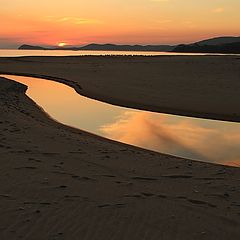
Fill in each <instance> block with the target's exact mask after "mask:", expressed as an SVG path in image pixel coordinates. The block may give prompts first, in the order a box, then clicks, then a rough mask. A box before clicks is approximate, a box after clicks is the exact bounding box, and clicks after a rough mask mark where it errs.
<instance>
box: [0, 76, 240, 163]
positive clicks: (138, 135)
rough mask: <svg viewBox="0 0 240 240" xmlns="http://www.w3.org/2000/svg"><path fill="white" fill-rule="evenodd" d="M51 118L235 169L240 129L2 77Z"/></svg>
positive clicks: (41, 82)
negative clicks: (21, 86)
mask: <svg viewBox="0 0 240 240" xmlns="http://www.w3.org/2000/svg"><path fill="white" fill-rule="evenodd" d="M3 77H6V78H8V79H12V80H15V81H17V82H20V83H23V84H25V85H27V86H28V90H27V95H28V96H29V97H30V98H31V99H33V100H34V101H35V102H36V103H37V104H38V105H39V106H41V107H42V108H43V109H44V110H45V111H46V112H47V113H48V114H49V115H50V116H51V117H52V118H54V119H56V120H57V121H58V122H61V123H63V124H66V125H69V126H73V127H76V128H79V129H82V130H85V131H88V132H91V133H95V134H97V135H101V136H103V137H106V138H109V139H113V140H117V141H120V142H124V143H128V144H131V145H135V146H139V147H142V148H146V149H150V150H155V151H158V152H162V153H167V154H171V155H176V156H180V157H184V158H190V159H195V160H202V161H206V162H214V163H219V164H225V165H234V166H240V124H239V123H232V122H223V121H215V120H205V119H198V118H190V117H182V116H174V115H167V114H161V113H153V112H148V111H140V110H135V109H129V108H123V107H119V106H114V105H111V104H106V103H103V102H100V101H96V100H92V99H89V98H86V97H83V96H81V95H79V94H77V93H76V92H75V90H74V89H72V88H70V87H68V86H66V85H64V84H61V83H57V82H54V81H49V80H45V79H38V78H32V77H20V76H6V75H4V76H3Z"/></svg>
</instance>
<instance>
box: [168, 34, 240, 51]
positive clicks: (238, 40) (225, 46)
mask: <svg viewBox="0 0 240 240" xmlns="http://www.w3.org/2000/svg"><path fill="white" fill-rule="evenodd" d="M172 51H173V52H182V53H229V54H240V37H218V38H211V39H207V40H203V41H200V42H196V43H192V44H180V45H178V46H177V47H175V48H174V49H173V50H172Z"/></svg>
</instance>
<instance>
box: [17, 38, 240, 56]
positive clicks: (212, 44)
mask: <svg viewBox="0 0 240 240" xmlns="http://www.w3.org/2000/svg"><path fill="white" fill-rule="evenodd" d="M239 44H240V37H231V36H226V37H216V38H211V39H206V40H202V41H199V42H195V43H191V44H180V45H178V46H171V45H117V44H111V43H108V44H97V43H91V44H88V45H86V46H82V47H75V46H65V47H48V48H47V47H41V46H31V45H27V44H24V45H22V46H20V47H19V48H18V49H23V50H73V51H81V50H94V51H149V52H182V53H184V52H185V53H188V52H189V53H239V54H240V50H239Z"/></svg>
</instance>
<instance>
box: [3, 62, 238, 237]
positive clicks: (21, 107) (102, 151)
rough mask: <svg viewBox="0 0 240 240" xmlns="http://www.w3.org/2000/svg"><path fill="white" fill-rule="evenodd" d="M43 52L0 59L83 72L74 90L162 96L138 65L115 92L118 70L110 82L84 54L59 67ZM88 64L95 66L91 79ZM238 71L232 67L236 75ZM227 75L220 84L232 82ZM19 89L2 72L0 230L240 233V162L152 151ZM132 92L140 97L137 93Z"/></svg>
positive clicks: (25, 67)
mask: <svg viewBox="0 0 240 240" xmlns="http://www.w3.org/2000/svg"><path fill="white" fill-rule="evenodd" d="M44 59H45V58H44ZM46 59H47V58H46ZM46 59H45V60H41V61H42V62H41V63H40V62H39V61H40V60H39V58H23V59H22V58H20V59H18V60H16V59H15V58H13V59H0V62H1V63H0V69H1V71H12V72H14V71H15V72H22V73H31V74H33V73H34V74H43V75H48V76H57V77H59V78H66V79H68V81H69V80H71V81H73V80H74V79H79V80H78V81H77V80H76V81H77V84H79V85H76V82H75V81H74V82H70V83H69V82H68V84H69V85H72V86H75V87H76V88H78V90H79V91H84V90H85V89H87V90H86V93H87V94H88V93H90V92H91V93H94V91H95V92H97V93H101V91H102V90H103V88H104V87H106V91H105V92H104V94H106V95H107V96H111V95H110V94H111V92H110V90H111V91H113V93H116V95H114V94H113V95H112V96H116V98H115V97H114V99H115V100H116V99H117V97H122V99H124V97H126V96H127V95H126V93H130V92H133V93H134V92H135V91H136V92H137V93H136V95H138V96H140V95H141V94H146V99H147V100H146V102H147V103H151V99H153V98H155V97H157V96H159V94H158V95H157V94H156V93H157V91H160V90H159V89H156V88H155V87H153V88H152V95H149V93H150V92H149V91H150V86H151V84H153V85H154V84H157V83H156V82H154V81H153V83H151V81H149V80H148V81H147V80H146V81H145V82H142V81H141V76H142V75H141V74H139V73H138V74H139V75H138V74H137V73H136V75H134V76H137V75H138V76H139V79H140V81H137V78H136V79H135V78H134V77H133V78H131V79H135V82H132V83H131V82H130V83H129V85H126V92H125V93H122V94H121V95H120V92H119V93H118V94H119V95H117V92H118V91H121V89H125V88H124V83H126V82H124V81H127V80H123V82H118V81H117V80H119V79H118V78H116V79H114V80H112V81H113V82H114V83H113V84H112V85H111V86H109V87H107V86H108V85H107V82H108V81H110V80H111V79H110V78H107V79H106V80H104V79H105V78H103V76H102V78H99V79H101V81H97V80H96V79H97V76H101V71H100V70H99V71H100V72H98V70H97V69H98V66H97V65H94V64H92V63H91V61H90V60H89V59H88V58H86V62H84V63H83V62H82V63H81V64H78V63H76V64H74V63H71V64H69V65H68V69H69V70H68V71H67V72H64V71H66V68H65V70H63V69H62V68H64V66H66V63H62V62H61V61H63V60H62V59H64V58H57V59H56V58H50V59H48V61H50V62H51V63H52V61H57V62H58V61H60V63H56V65H55V63H54V64H51V63H46ZM66 59H68V58H66ZM82 59H83V58H81V61H83V60H82ZM96 59H97V61H99V64H100V63H101V61H100V60H99V58H96ZM116 59H118V58H116ZM143 59H144V58H143ZM229 59H230V60H231V57H229ZM88 60H89V62H88ZM230 60H229V61H227V62H230ZM27 61H28V62H27ZM36 61H38V63H36ZM64 61H65V60H64ZM71 61H78V60H77V58H71ZM106 61H108V60H106ZM109 61H110V60H109ZM119 61H122V60H121V58H119ZM141 61H142V60H141ZM152 61H154V58H153V60H152ZM207 61H210V60H207ZM216 61H222V60H216ZM232 61H233V60H232ZM4 62H5V63H4ZM11 62H12V64H11ZM18 62H19V63H18ZM102 64H104V62H103V63H102ZM105 64H106V63H105ZM142 64H143V63H142ZM146 64H148V63H146ZM224 64H225V62H224ZM226 64H227V63H226ZM237 64H239V63H238V62H237V63H236V64H235V63H234V64H229V66H230V65H231V66H232V65H233V66H235V65H237ZM81 65H84V67H82V68H84V69H85V68H86V69H87V70H86V72H84V71H83V72H82V75H81V77H79V75H75V74H76V71H80V69H81ZM120 65H121V64H120ZM127 65H131V64H127ZM127 65H126V66H127ZM132 65H133V66H134V63H132ZM137 65H138V63H137ZM43 66H44V67H43ZM150 66H152V65H151V64H150ZM235 67H236V71H237V69H238V68H237V66H235ZM79 68H80V69H79ZM107 68H111V64H110V66H108V67H107ZM54 69H55V70H54ZM77 69H79V70H77ZM100 69H101V68H100ZM103 69H105V68H103ZM103 69H102V71H103V72H104V73H105V70H103ZM119 69H120V70H119V71H118V72H116V75H118V74H119V77H120V75H121V74H125V72H124V71H123V70H121V68H119ZM123 69H124V68H123ZM74 71H75V73H74ZM95 71H97V72H96V76H95V75H94V72H95ZM139 71H142V70H141V68H140V69H139ZM219 71H220V70H219ZM53 72H55V74H53ZM87 73H89V74H90V73H91V74H92V75H90V76H89V86H88V82H87ZM98 74H99V75H98ZM105 74H106V73H105ZM112 74H113V73H112ZM126 74H130V73H129V72H128V71H126ZM196 74H197V73H196ZM232 74H233V73H232ZM237 74H238V73H237V72H235V75H236V76H235V75H234V74H233V77H235V78H236V79H237V76H239V75H237ZM67 75H68V76H67ZM70 75H71V76H72V78H70ZM103 75H104V74H103ZM74 76H75V78H74ZM93 76H95V78H93ZM69 78H70V79H69ZM124 79H125V78H124ZM153 79H154V78H153ZM217 79H220V77H219V78H217ZM229 79H230V78H229ZM57 80H58V81H65V80H63V79H57ZM189 81H190V80H189ZM229 81H230V82H231V81H233V80H231V79H230V80H229ZM136 83H138V84H139V85H136ZM237 84H239V83H236V85H237ZM177 85H178V84H177ZM180 85H181V84H180ZM210 85H211V84H210ZM212 85H214V84H213V83H212ZM225 85H226V84H225ZM225 85H224V86H222V87H219V89H222V90H221V91H223V89H227V90H226V91H230V90H231V91H234V90H236V91H237V89H233V88H232V87H229V88H227V87H226V86H225ZM131 86H132V87H131ZM133 86H134V87H133ZM146 86H148V87H146ZM227 86H228V85H227ZM80 87H81V88H82V89H80ZM117 87H118V88H117ZM144 88H146V93H145V92H144ZM202 88H203V87H202ZM113 89H115V91H116V92H114V90H113ZM117 89H118V90H117ZM229 89H230V90H229ZM25 90H26V88H25V87H24V86H23V85H20V84H17V83H15V82H13V81H9V80H7V79H0V129H1V131H0V159H1V166H0V171H1V174H0V178H1V181H0V205H1V208H0V223H1V224H0V238H1V239H21V238H22V239H29V240H32V239H73V240H74V239H89V240H95V239H96V240H97V239H104V240H105V239H109V240H110V239H111V240H112V239H119V240H120V239H138V240H139V239H146V240H151V239H156V240H157V239H163V240H165V239H166V240H168V239H169V240H172V239H184V240H188V239H189V240H190V239H191V240H192V239H213V240H215V239H220V240H221V239H223V240H225V239H233V240H237V239H239V238H240V206H239V204H240V191H239V180H240V179H239V176H240V169H238V168H232V167H225V166H220V165H214V164H208V163H201V162H195V161H190V160H185V159H180V158H175V157H171V156H168V155H164V154H158V153H154V152H151V151H146V150H143V149H139V148H136V147H131V146H128V145H124V144H120V143H116V142H113V141H109V140H106V139H103V138H101V137H97V136H94V135H91V134H88V133H85V132H82V131H80V130H76V129H73V128H70V127H66V126H64V125H61V124H59V123H56V122H54V121H53V120H51V119H49V118H48V116H47V115H46V114H45V113H43V112H42V111H41V109H40V108H39V107H38V106H36V104H35V103H34V102H33V101H32V100H31V99H29V98H28V97H27V96H26V95H25ZM219 91H220V90H216V92H217V93H219ZM223 92H224V91H223ZM232 93H233V92H232ZM139 94H140V95H139ZM181 94H183V93H181ZM188 94H190V93H187V92H186V95H188ZM96 96H97V98H98V97H99V96H100V94H99V95H96ZM104 96H105V95H104ZM99 98H100V97H99ZM129 98H133V99H135V98H136V100H137V96H133V97H132V95H129ZM157 98H158V97H157ZM234 98H236V99H237V97H236V96H235V95H234ZM112 99H113V98H112ZM114 99H113V100H114ZM115 100H114V101H115ZM142 100H143V99H142V98H139V99H138V101H136V102H135V104H136V105H137V104H139V105H140V102H141V101H142ZM230 101H232V100H230ZM133 102H134V101H133ZM133 102H131V101H130V105H131V104H133ZM193 102H194V101H193ZM225 102H227V100H226V101H224V103H223V106H224V104H225ZM152 103H153V102H152ZM154 103H155V105H156V103H158V102H154ZM152 105H153V104H152ZM210 105H211V104H210ZM146 106H147V105H146ZM202 107H204V105H202ZM174 108H175V106H174ZM236 110H238V109H236ZM219 111H221V116H227V117H229V118H232V116H233V115H231V114H230V110H229V112H227V114H222V113H224V109H219ZM232 113H233V112H232ZM214 114H216V112H215V113H214ZM218 116H220V114H219V115H218ZM234 116H236V115H234Z"/></svg>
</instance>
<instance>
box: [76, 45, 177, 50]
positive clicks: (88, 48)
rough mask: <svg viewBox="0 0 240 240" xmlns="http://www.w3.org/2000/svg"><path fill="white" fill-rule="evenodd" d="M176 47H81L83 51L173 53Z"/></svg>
mask: <svg viewBox="0 0 240 240" xmlns="http://www.w3.org/2000/svg"><path fill="white" fill-rule="evenodd" d="M174 47H175V46H170V45H116V44H96V43H92V44H89V45H86V46H84V47H81V48H80V49H81V50H102V51H104V50H107V51H151V52H162V51H166V52H168V51H171V50H172V49H174Z"/></svg>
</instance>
